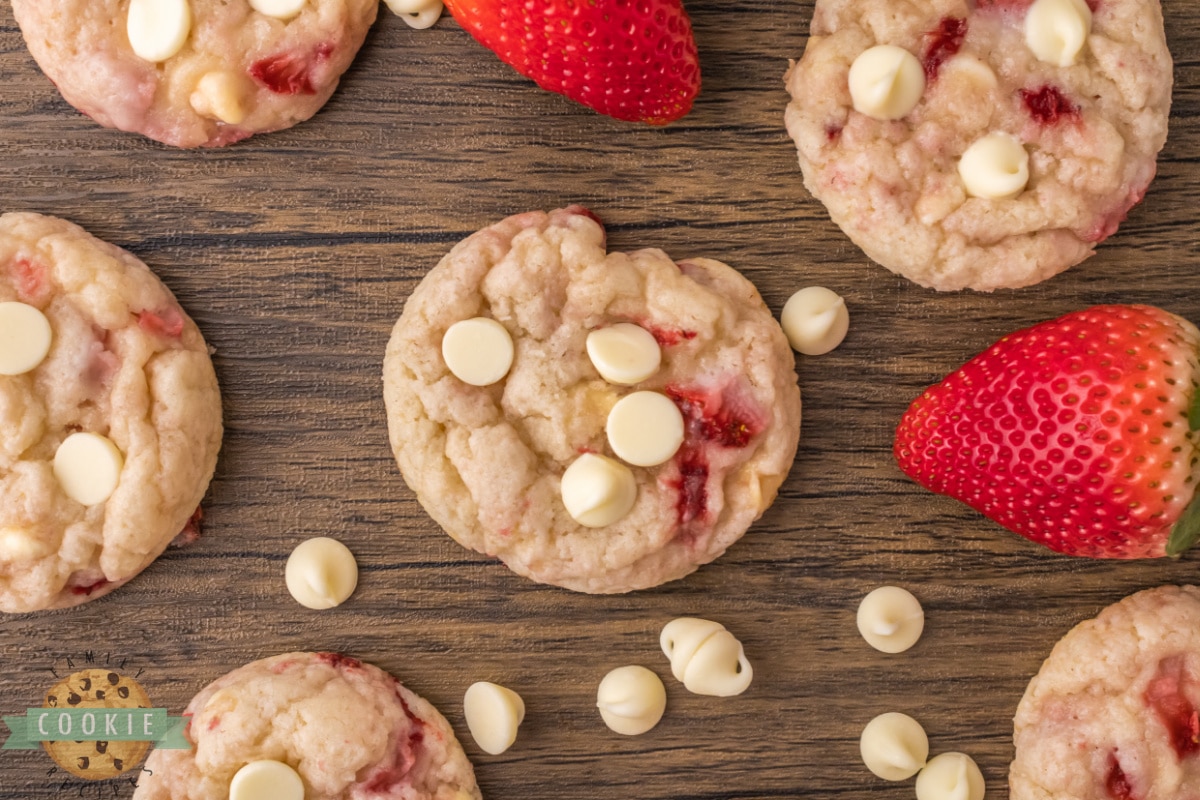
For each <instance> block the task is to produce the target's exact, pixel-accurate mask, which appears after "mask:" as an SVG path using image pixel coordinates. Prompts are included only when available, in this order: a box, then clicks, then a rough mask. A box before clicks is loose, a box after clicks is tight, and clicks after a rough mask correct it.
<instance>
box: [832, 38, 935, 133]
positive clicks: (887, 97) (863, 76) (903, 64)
mask: <svg viewBox="0 0 1200 800" xmlns="http://www.w3.org/2000/svg"><path fill="white" fill-rule="evenodd" d="M924 93H925V70H924V69H922V68H921V62H920V61H917V57H916V56H914V55H913V54H912V53H910V52H908V51H907V50H905V49H904V48H902V47H896V46H895V45H890V44H879V45H875V46H874V47H871V48H869V49H867V50H864V51H863V52H862V53H859V55H858V58H856V59H854V63H853V64H851V65H850V99H851V100H852V101H853V102H854V110H855V111H857V112H859V113H860V114H866V115H867V116H868V117H873V118H874V119H884V120H887V119H900V118H901V117H904V116H906V115H907V114H908V112H910V111H912V110H913V109H914V108H916V107H917V103H918V102H920V100H921V95H922V94H924Z"/></svg>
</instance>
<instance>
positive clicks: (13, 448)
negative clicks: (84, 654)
mask: <svg viewBox="0 0 1200 800" xmlns="http://www.w3.org/2000/svg"><path fill="white" fill-rule="evenodd" d="M0 302H19V303H24V304H26V305H29V306H33V307H34V308H37V309H39V310H40V311H41V313H42V314H44V315H45V317H46V319H47V320H48V321H49V323H50V327H51V330H52V340H51V345H50V350H49V353H48V354H47V355H46V357H45V359H44V360H43V361H42V362H41V363H40V364H39V365H38V366H37V367H35V368H34V369H33V370H32V371H29V372H26V373H24V374H20V375H4V376H0V610H3V611H9V612H21V611H33V610H37V609H43V608H54V607H62V606H70V605H75V604H78V603H82V602H85V601H87V600H90V599H94V598H96V597H99V596H101V595H103V594H106V593H107V592H109V591H112V590H113V589H115V588H116V587H117V586H119V585H121V584H123V583H125V582H126V581H128V580H130V579H131V578H132V577H133V576H135V575H137V574H138V573H139V572H141V571H142V570H143V569H144V568H145V567H147V566H148V565H149V564H150V562H152V561H153V560H154V559H155V558H156V557H158V555H159V554H160V553H161V552H162V551H163V549H164V548H166V546H167V545H168V544H169V543H170V542H171V540H172V539H174V538H175V537H176V535H178V534H180V533H181V532H183V531H185V526H188V524H189V520H191V519H192V518H193V515H194V514H195V513H196V512H197V507H198V505H199V503H200V500H201V498H202V497H203V495H204V492H205V490H206V488H207V487H208V482H209V480H210V478H211V477H212V473H213V469H214V467H215V466H216V460H217V452H218V450H219V449H220V444H221V434H222V427H221V399H220V394H219V392H218V389H217V379H216V374H215V373H214V371H213V366H212V361H211V359H210V358H209V352H208V347H207V345H206V344H205V342H204V339H203V337H202V336H201V334H200V331H199V329H197V327H196V325H195V323H193V322H192V320H191V319H190V318H188V316H187V315H186V314H185V313H184V312H183V310H182V309H181V308H180V307H179V304H178V303H177V302H176V300H175V297H174V296H173V295H172V294H171V292H170V290H168V289H167V288H166V287H165V286H164V285H163V284H162V282H161V281H159V279H158V278H157V277H155V275H154V274H153V273H152V272H151V271H150V270H149V268H147V267H146V265H145V264H143V263H142V262H141V261H139V260H138V259H136V258H134V257H133V256H132V255H130V254H129V253H127V252H125V251H124V250H121V249H119V248H117V247H114V246H112V245H109V244H107V243H105V242H102V241H100V240H99V239H96V238H95V237H93V236H91V235H90V234H88V233H87V232H86V231H84V230H83V229H82V228H79V227H78V226H76V225H73V224H71V223H69V222H66V221H64V220H60V219H55V218H53V217H45V216H40V215H37V214H5V215H4V216H2V217H0ZM77 432H86V433H91V434H97V435H99V436H103V437H106V438H107V439H108V440H110V441H111V442H112V443H113V444H115V445H116V447H117V448H118V449H119V450H120V452H121V454H122V455H123V457H124V463H123V466H122V467H121V470H120V476H119V483H118V484H117V486H116V489H115V490H114V491H113V492H112V493H111V495H109V496H108V498H107V500H104V501H102V502H99V503H95V504H92V505H83V504H81V503H80V502H78V501H77V500H75V499H72V497H71V496H69V495H68V494H67V492H66V491H65V490H64V488H63V486H61V485H60V483H59V481H58V480H57V479H56V476H55V471H54V462H55V455H56V452H57V450H58V448H59V445H61V444H62V442H63V441H64V440H65V439H66V438H67V437H68V436H70V435H71V434H72V433H77Z"/></svg>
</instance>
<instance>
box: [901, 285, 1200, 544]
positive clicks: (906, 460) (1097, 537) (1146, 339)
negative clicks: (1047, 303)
mask: <svg viewBox="0 0 1200 800" xmlns="http://www.w3.org/2000/svg"><path fill="white" fill-rule="evenodd" d="M1198 348H1200V331H1197V330H1196V328H1195V326H1193V325H1192V324H1191V323H1189V322H1188V321H1187V320H1184V319H1181V318H1180V317H1177V316H1175V315H1174V314H1170V313H1168V312H1166V311H1163V310H1161V309H1158V308H1152V307H1150V306H1096V307H1095V308H1089V309H1087V310H1086V311H1078V312H1075V313H1073V314H1067V315H1066V316H1064V317H1060V318H1058V319H1056V320H1051V321H1049V322H1043V323H1042V324H1040V325H1035V326H1033V327H1032V328H1028V329H1026V330H1023V331H1019V332H1017V333H1014V334H1011V335H1009V336H1006V337H1004V338H1003V339H1001V340H1000V341H998V342H996V344H994V345H992V346H991V347H990V348H988V349H987V350H986V351H984V352H983V353H981V354H980V355H978V356H976V357H975V358H973V359H971V360H970V361H969V362H967V363H966V364H965V365H964V366H963V367H962V368H960V369H959V370H957V371H956V372H954V373H952V374H951V375H950V376H949V377H947V378H946V379H945V380H944V381H942V382H941V383H940V384H938V385H937V386H934V387H931V388H930V389H928V390H926V391H925V393H924V394H923V395H921V396H920V397H918V398H917V399H916V400H915V401H913V404H912V405H911V406H910V407H909V409H908V411H907V412H906V413H905V414H904V418H903V419H901V420H900V426H899V428H898V429H897V430H896V444H895V454H896V460H897V461H898V462H899V464H900V468H901V469H903V470H904V471H905V472H906V473H908V475H909V476H911V477H912V478H913V479H914V480H916V481H917V482H918V483H920V484H922V485H924V486H926V487H927V488H929V489H932V490H933V491H935V492H938V493H939V494H946V495H949V496H950V497H953V498H955V499H958V500H961V501H962V502H964V503H966V504H967V505H969V506H971V507H972V508H974V509H976V510H978V511H981V512H982V513H983V514H984V515H986V516H987V517H989V518H991V519H993V520H995V521H996V522H999V523H1000V524H1001V525H1003V526H1004V527H1006V528H1008V529H1009V530H1012V531H1014V532H1016V533H1019V534H1020V535H1022V536H1024V537H1025V538H1027V539H1030V540H1032V541H1035V542H1038V543H1040V544H1044V545H1045V546H1047V547H1049V548H1051V549H1052V550H1057V551H1059V552H1061V553H1068V554H1070V555H1079V556H1090V557H1092V558H1153V557H1157V556H1162V555H1178V554H1179V553H1182V552H1183V551H1184V550H1186V549H1187V548H1188V547H1190V546H1191V545H1192V544H1194V543H1195V542H1196V540H1197V538H1200V503H1196V504H1194V505H1193V504H1192V498H1193V495H1195V493H1196V479H1197V476H1198V474H1200V465H1198V464H1197V461H1198V458H1200V454H1198V453H1197V449H1196V448H1197V440H1198V434H1197V433H1196V429H1197V428H1198V427H1200V403H1197V402H1196V398H1197V396H1198V395H1200V393H1198V392H1197V391H1196V387H1197V384H1198V383H1200V364H1198V362H1197V350H1198Z"/></svg>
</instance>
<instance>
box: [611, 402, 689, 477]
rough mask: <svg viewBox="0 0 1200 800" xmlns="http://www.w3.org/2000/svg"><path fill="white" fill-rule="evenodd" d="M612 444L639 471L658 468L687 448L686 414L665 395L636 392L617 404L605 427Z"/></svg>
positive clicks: (615, 451)
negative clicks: (684, 425)
mask: <svg viewBox="0 0 1200 800" xmlns="http://www.w3.org/2000/svg"><path fill="white" fill-rule="evenodd" d="M604 429H605V431H606V432H607V433H608V444H609V446H610V447H612V449H613V452H614V453H616V454H617V456H618V457H620V458H621V459H622V460H624V461H627V462H629V463H630V464H633V465H634V466H635V467H654V466H657V465H659V464H662V463H664V462H666V461H670V460H671V458H672V456H674V455H675V453H676V452H678V450H679V446H680V445H682V444H683V414H682V413H681V412H680V410H679V406H677V405H675V403H674V402H673V401H672V400H671V398H669V397H667V396H666V395H665V394H662V393H661V392H634V393H633V394H630V395H626V396H625V397H622V398H621V399H620V400H618V401H617V404H616V405H615V406H613V408H612V411H610V412H608V422H607V423H605V426H604Z"/></svg>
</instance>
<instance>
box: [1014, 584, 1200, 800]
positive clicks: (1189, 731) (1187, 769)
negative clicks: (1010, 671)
mask: <svg viewBox="0 0 1200 800" xmlns="http://www.w3.org/2000/svg"><path fill="white" fill-rule="evenodd" d="M1198 710H1200V589H1197V588H1196V587H1194V586H1165V587H1162V588H1159V589H1150V590H1148V591H1144V592H1139V593H1137V594H1135V595H1132V596H1130V597H1127V598H1125V599H1124V600H1121V601H1120V602H1118V603H1116V604H1114V605H1111V606H1109V607H1108V608H1106V609H1104V610H1103V611H1101V612H1100V615H1099V616H1097V617H1096V618H1095V619H1092V620H1088V621H1087V622H1084V623H1081V624H1080V625H1078V626H1076V627H1075V629H1074V630H1072V631H1071V632H1070V633H1068V634H1067V635H1066V636H1064V637H1063V639H1062V640H1061V641H1060V642H1059V643H1058V644H1057V645H1055V647H1054V650H1053V651H1052V652H1051V653H1050V657H1049V658H1048V659H1046V662H1045V663H1044V664H1043V665H1042V669H1041V671H1040V672H1038V674H1037V676H1036V677H1035V678H1034V679H1033V680H1032V681H1031V682H1030V684H1029V688H1028V689H1027V690H1026V692H1025V696H1024V698H1022V700H1021V703H1020V705H1019V706H1018V707H1017V715H1016V719H1015V721H1014V728H1015V735H1014V737H1013V738H1014V740H1015V743H1016V750H1017V752H1016V759H1015V760H1014V761H1013V763H1012V767H1011V768H1010V769H1009V774H1008V780H1009V787H1010V792H1011V797H1012V800H1049V798H1068V797H1069V798H1072V799H1073V800H1173V799H1176V798H1177V799H1178V800H1190V798H1193V797H1196V796H1197V795H1196V792H1197V787H1200V721H1198V720H1200V716H1198Z"/></svg>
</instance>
